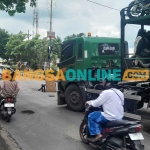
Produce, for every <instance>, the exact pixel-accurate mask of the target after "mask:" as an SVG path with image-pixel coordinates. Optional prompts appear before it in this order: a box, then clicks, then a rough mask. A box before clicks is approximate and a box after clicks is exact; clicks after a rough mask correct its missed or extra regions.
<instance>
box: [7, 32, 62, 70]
mask: <svg viewBox="0 0 150 150" xmlns="http://www.w3.org/2000/svg"><path fill="white" fill-rule="evenodd" d="M60 44H61V39H60V38H59V37H57V38H56V39H53V40H52V47H53V48H52V52H51V62H52V64H53V66H56V65H57V64H56V60H57V58H58V55H60V51H61V45H60ZM48 45H49V39H47V38H43V39H40V36H39V35H37V36H36V37H34V38H32V39H31V40H26V35H25V34H24V33H22V32H19V33H18V34H11V35H10V36H9V38H8V42H7V44H6V46H5V50H6V52H5V56H6V57H8V58H10V59H13V61H14V64H16V63H17V62H18V61H21V62H27V63H28V65H29V66H30V68H32V69H39V68H43V63H44V62H48V58H47V56H48V53H47V48H48Z"/></svg>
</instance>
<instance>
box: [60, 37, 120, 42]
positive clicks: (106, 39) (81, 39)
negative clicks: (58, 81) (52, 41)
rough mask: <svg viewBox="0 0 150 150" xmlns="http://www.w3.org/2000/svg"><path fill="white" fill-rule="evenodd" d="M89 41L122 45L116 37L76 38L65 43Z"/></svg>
mask: <svg viewBox="0 0 150 150" xmlns="http://www.w3.org/2000/svg"><path fill="white" fill-rule="evenodd" d="M75 40H76V41H78V40H79V41H87V42H96V43H99V42H106V41H107V42H115V43H120V38H114V37H74V38H71V39H69V40H66V41H64V42H63V43H68V42H73V41H75Z"/></svg>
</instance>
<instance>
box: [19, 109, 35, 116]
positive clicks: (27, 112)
mask: <svg viewBox="0 0 150 150" xmlns="http://www.w3.org/2000/svg"><path fill="white" fill-rule="evenodd" d="M21 113H22V114H28V115H31V114H34V113H35V112H34V111H32V110H23V111H21Z"/></svg>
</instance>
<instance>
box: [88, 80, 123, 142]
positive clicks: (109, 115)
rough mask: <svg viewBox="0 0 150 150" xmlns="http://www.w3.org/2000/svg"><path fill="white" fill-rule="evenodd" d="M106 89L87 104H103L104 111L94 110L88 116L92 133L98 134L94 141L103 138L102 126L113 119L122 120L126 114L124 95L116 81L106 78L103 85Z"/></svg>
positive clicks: (95, 105)
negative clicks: (117, 86)
mask: <svg viewBox="0 0 150 150" xmlns="http://www.w3.org/2000/svg"><path fill="white" fill-rule="evenodd" d="M106 84H107V85H108V86H107V89H106V90H104V91H103V92H102V93H101V94H100V95H99V97H98V98H97V99H96V100H91V101H87V102H86V104H88V105H92V106H93V107H100V106H102V108H103V112H100V111H94V112H92V113H90V114H89V116H88V128H89V132H90V135H96V137H95V139H94V140H92V142H96V141H98V140H100V139H101V138H102V134H101V133H102V126H103V125H105V124H106V123H108V122H110V121H113V120H120V119H122V118H123V116H124V108H123V105H124V95H123V93H122V92H121V91H120V90H118V89H116V88H115V84H116V82H114V81H112V80H111V81H108V80H107V79H106V78H105V80H104V82H103V86H104V87H106Z"/></svg>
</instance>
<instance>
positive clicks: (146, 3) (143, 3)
mask: <svg viewBox="0 0 150 150" xmlns="http://www.w3.org/2000/svg"><path fill="white" fill-rule="evenodd" d="M148 14H150V0H134V1H133V2H131V3H130V4H129V6H128V8H127V15H128V17H129V18H130V19H131V18H136V17H139V16H144V15H148Z"/></svg>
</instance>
